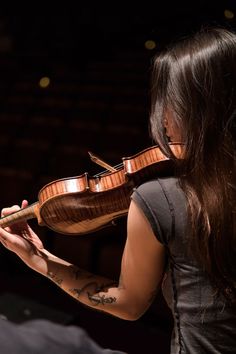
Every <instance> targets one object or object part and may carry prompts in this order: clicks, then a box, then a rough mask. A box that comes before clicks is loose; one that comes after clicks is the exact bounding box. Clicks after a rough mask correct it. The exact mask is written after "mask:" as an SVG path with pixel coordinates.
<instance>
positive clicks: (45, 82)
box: [39, 76, 50, 88]
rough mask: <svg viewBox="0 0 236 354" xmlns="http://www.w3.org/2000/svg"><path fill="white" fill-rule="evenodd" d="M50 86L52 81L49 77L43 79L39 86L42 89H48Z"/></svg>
mask: <svg viewBox="0 0 236 354" xmlns="http://www.w3.org/2000/svg"><path fill="white" fill-rule="evenodd" d="M49 85H50V79H49V77H47V76H44V77H42V78H41V79H40V80H39V86H40V87H42V88H46V87H48V86H49Z"/></svg>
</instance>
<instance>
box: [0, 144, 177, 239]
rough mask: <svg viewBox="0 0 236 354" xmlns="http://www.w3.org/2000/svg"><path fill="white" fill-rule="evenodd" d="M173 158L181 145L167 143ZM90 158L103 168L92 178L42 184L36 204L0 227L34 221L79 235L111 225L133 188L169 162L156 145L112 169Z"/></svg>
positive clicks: (6, 219)
mask: <svg viewBox="0 0 236 354" xmlns="http://www.w3.org/2000/svg"><path fill="white" fill-rule="evenodd" d="M170 148H171V150H172V151H173V153H174V155H175V156H177V157H178V156H181V150H182V149H181V145H180V144H178V143H171V144H170ZM90 157H91V158H92V160H94V161H95V162H96V163H98V164H100V165H103V166H105V167H106V168H107V169H106V170H105V171H103V172H101V173H99V174H97V175H95V176H89V174H88V173H87V172H85V173H83V174H82V175H79V176H75V177H71V178H70V177H68V178H63V179H58V180H55V181H52V182H50V183H48V184H46V185H45V186H44V187H43V188H41V189H40V191H39V193H38V201H37V202H36V203H34V204H31V205H29V206H28V207H26V208H23V209H20V210H19V211H17V212H15V213H13V214H10V215H7V216H4V217H2V218H1V219H0V226H1V227H6V226H10V225H12V224H14V223H16V222H19V221H23V220H24V221H27V220H30V219H34V218H36V219H37V222H38V224H39V225H40V226H46V227H48V228H50V229H51V230H53V231H55V232H58V233H62V234H66V235H83V234H87V233H91V232H94V231H97V230H99V229H101V228H102V227H104V226H108V225H109V224H113V223H114V221H115V219H117V218H120V217H122V216H125V215H127V213H128V209H129V205H130V196H131V194H132V191H133V189H134V188H135V187H137V186H138V185H140V184H141V183H143V182H145V181H147V180H148V179H151V178H154V177H156V176H162V175H166V174H168V173H170V171H171V160H170V159H169V158H167V157H166V156H165V155H164V154H163V153H162V151H161V150H160V148H159V147H158V146H153V147H150V148H147V149H145V150H143V151H141V152H139V153H137V154H135V155H133V156H131V157H123V158H122V163H121V164H120V165H118V166H115V167H112V166H110V165H108V164H106V163H105V162H102V160H100V161H98V160H99V159H98V158H97V157H95V156H93V155H92V154H91V153H90Z"/></svg>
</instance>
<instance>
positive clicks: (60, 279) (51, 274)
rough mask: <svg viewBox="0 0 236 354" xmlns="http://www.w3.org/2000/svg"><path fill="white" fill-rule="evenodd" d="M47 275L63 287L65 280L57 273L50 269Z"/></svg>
mask: <svg viewBox="0 0 236 354" xmlns="http://www.w3.org/2000/svg"><path fill="white" fill-rule="evenodd" d="M47 276H48V278H49V279H51V280H52V281H53V282H54V283H56V284H57V285H58V286H60V287H61V285H62V282H63V279H62V278H60V277H58V276H57V275H56V274H55V273H53V272H50V271H49V272H48V273H47Z"/></svg>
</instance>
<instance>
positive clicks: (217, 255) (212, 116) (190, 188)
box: [150, 28, 236, 302]
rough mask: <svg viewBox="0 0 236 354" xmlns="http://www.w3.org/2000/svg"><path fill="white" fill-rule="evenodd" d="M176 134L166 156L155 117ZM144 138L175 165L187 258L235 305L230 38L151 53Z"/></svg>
mask: <svg viewBox="0 0 236 354" xmlns="http://www.w3.org/2000/svg"><path fill="white" fill-rule="evenodd" d="M167 109H170V110H171V111H172V112H173V119H174V124H175V125H176V126H177V127H178V128H179V129H180V131H181V133H182V141H183V142H184V156H183V160H181V163H180V161H179V160H176V158H175V156H173V154H172V152H171V150H170V148H169V142H168V138H167V137H166V134H165V128H164V126H163V119H164V115H165V112H166V110H167ZM150 127H151V133H152V136H153V138H154V140H155V142H156V143H157V144H158V145H159V146H160V147H161V149H162V150H163V151H164V153H165V154H166V155H167V156H169V157H171V158H172V159H174V160H175V161H176V165H177V167H178V168H179V169H178V171H179V178H180V183H181V186H182V188H183V190H184V191H185V193H186V196H187V201H188V204H189V215H190V220H191V242H192V243H193V245H192V246H193V247H192V246H191V248H192V249H194V254H195V255H196V257H197V258H198V260H199V261H200V263H201V265H202V267H203V268H204V270H205V271H207V273H208V274H209V276H210V279H211V280H212V282H213V284H214V285H215V287H216V289H217V290H218V293H222V294H224V295H225V297H226V298H227V299H229V300H231V301H233V302H234V301H235V299H236V34H234V33H233V32H232V31H229V30H226V29H222V28H208V29H204V30H201V31H199V32H198V33H196V34H195V35H193V36H191V37H189V38H185V39H183V40H181V41H180V42H179V43H177V44H175V45H172V46H171V47H170V48H168V49H167V50H166V51H164V52H162V53H161V54H160V55H157V57H156V58H155V61H154V67H153V76H152V103H151V116H150Z"/></svg>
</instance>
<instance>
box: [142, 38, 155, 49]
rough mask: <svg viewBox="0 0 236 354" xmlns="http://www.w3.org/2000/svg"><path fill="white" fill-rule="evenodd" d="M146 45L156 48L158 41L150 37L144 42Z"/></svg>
mask: <svg viewBox="0 0 236 354" xmlns="http://www.w3.org/2000/svg"><path fill="white" fill-rule="evenodd" d="M144 46H145V48H146V49H148V50H152V49H154V48H156V42H155V41H153V40H152V39H149V40H147V41H146V42H145V43H144Z"/></svg>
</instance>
